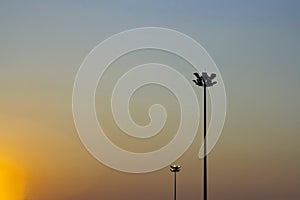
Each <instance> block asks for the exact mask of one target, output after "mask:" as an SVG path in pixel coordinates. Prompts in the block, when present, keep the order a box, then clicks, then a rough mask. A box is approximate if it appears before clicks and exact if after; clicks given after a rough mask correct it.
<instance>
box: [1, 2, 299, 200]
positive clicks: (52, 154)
mask: <svg viewBox="0 0 300 200" xmlns="http://www.w3.org/2000/svg"><path fill="white" fill-rule="evenodd" d="M299 8H300V3H299V2H298V1H296V0H293V1H292V0H289V1H283V0H282V1H277V0H276V1H275V0H274V1H271V0H270V1H237V0H236V1H226V2H225V1H178V0H176V1H175V0H174V1H171V0H170V1H156V0H155V1H138V0H129V1H79V0H76V1H26V2H24V1H1V2H0V27H1V30H0V52H1V53H0V91H1V98H0V161H1V162H0V163H6V164H5V166H13V167H10V168H11V169H10V170H12V169H14V170H15V171H17V172H18V173H15V174H21V175H18V180H19V179H20V180H19V182H22V183H23V182H25V187H24V195H23V197H22V198H23V199H28V200H29V199H30V200H53V199H56V200H83V199H84V200H96V199H109V200H117V199H118V200H119V199H131V200H138V199H144V200H150V199H161V200H162V199H172V180H173V179H172V178H173V177H172V175H171V174H170V172H169V170H168V167H166V168H164V169H161V170H159V171H156V172H152V173H147V174H139V175H137V174H126V173H121V172H118V171H116V170H113V169H110V168H108V167H106V166H104V165H103V164H101V163H100V162H98V161H97V160H95V159H94V158H93V157H92V156H91V155H90V154H89V153H88V152H87V151H86V149H85V148H84V146H83V145H82V144H81V142H80V140H79V137H78V135H77V132H76V129H75V126H74V122H73V117H72V89H73V83H74V80H75V76H76V73H77V70H78V69H79V66H80V64H81V63H82V61H83V59H84V58H85V56H86V55H87V54H88V53H89V52H90V51H91V50H92V49H93V48H94V47H95V46H96V45H97V44H98V43H99V42H101V41H103V40H104V39H106V38H107V37H109V36H111V35H113V34H116V33H118V32H121V31H124V30H127V29H130V28H136V27H145V26H159V27H166V28H171V29H175V30H177V31H180V32H183V33H185V34H187V35H189V36H191V37H193V38H194V39H195V40H197V41H198V42H199V43H200V44H202V45H203V46H204V48H206V50H207V51H208V52H209V54H210V55H211V56H212V58H213V59H214V61H215V62H216V64H217V66H218V67H219V70H220V72H221V74H222V77H223V81H224V83H225V87H226V92H227V101H228V105H227V109H228V111H227V118H226V123H225V126H224V129H223V133H222V135H221V137H220V140H219V141H218V143H217V145H216V146H215V148H214V150H213V151H212V152H211V154H210V157H209V159H208V160H209V172H208V173H209V175H208V176H209V199H222V200H227V199H228V200H240V199H243V200H250V199H251V200H252V199H257V200H268V199H272V200H282V199H285V200H289V199H290V200H294V199H300V191H299V187H300V171H299V169H300V160H299V155H300V150H299V146H300V134H299V130H300V116H299V113H300V104H299V102H300V91H299V88H300V79H299V76H300V55H299V52H300V38H299V35H300V13H299ZM147 53H149V54H147ZM156 53H157V52H156ZM137 54H138V53H137ZM153 54H155V52H144V57H143V55H139V56H138V57H139V59H140V60H143V59H144V60H147V55H148V56H149V55H153ZM162 55H163V54H160V56H162ZM168 56H170V55H166V57H167V58H165V62H169V63H172V62H173V64H174V65H176V63H177V62H175V61H174V60H172V59H168V58H170V57H168ZM141 57H142V58H143V59H141ZM156 58H157V59H160V57H159V55H157V57H156ZM178 62H180V61H178ZM127 63H130V62H127ZM116 67H118V66H116ZM115 69H117V68H115ZM116 71H118V70H116ZM144 89H145V90H146V89H148V90H151V94H152V92H157V93H158V94H157V95H156V96H155V98H153V99H152V98H149V97H148V96H147V94H149V93H148V92H147V93H146V92H145V91H144V90H141V91H139V92H138V93H137V94H136V97H135V98H134V100H133V103H136V105H135V106H134V105H133V108H132V114H133V117H134V118H135V119H136V120H137V122H139V123H141V124H143V123H147V116H146V115H145V109H146V108H147V105H149V104H151V103H153V102H156V101H158V102H159V98H160V97H161V103H163V104H165V105H166V107H167V109H168V111H169V112H173V113H175V114H174V115H171V116H172V117H171V119H168V120H170V121H168V124H167V125H168V127H167V128H166V132H168V133H169V134H170V135H167V137H161V138H154V139H153V141H152V143H151V141H149V142H147V144H146V145H145V144H144V143H143V144H141V143H139V141H134V142H132V144H135V145H134V146H133V147H136V149H135V150H137V151H145V150H148V149H149V150H153V149H155V148H158V147H159V146H161V145H163V144H164V143H165V142H167V139H169V138H170V137H172V130H174V129H176V128H177V126H178V125H177V123H176V122H177V121H178V108H174V107H176V105H177V103H176V101H174V99H173V98H172V95H170V93H168V91H163V90H161V88H155V87H153V88H151V87H150V88H144ZM100 90H101V85H100V86H99V91H98V92H97V97H96V98H98V99H99V103H98V104H97V105H96V106H97V111H98V117H99V118H100V119H101V116H102V114H101V111H103V109H104V110H105V109H107V107H105V103H103V102H102V103H101V101H102V98H103V97H105V96H102V95H103V93H102V92H101V91H100ZM101 106H102V107H101ZM168 106H169V107H168ZM176 113H177V115H176ZM176 116H177V117H176ZM102 117H103V116H102ZM107 120H108V121H107V122H106V123H107V124H106V126H107V127H108V128H109V129H111V130H115V126H114V125H113V124H112V121H111V120H110V119H109V118H108V119H107ZM114 133H117V130H115V132H114ZM111 138H112V140H113V141H114V142H116V143H117V144H119V145H120V146H122V147H124V148H126V145H127V144H128V142H127V140H128V138H125V137H123V136H120V137H115V136H113V135H112V136H111ZM120 138H121V139H120ZM118 140H119V141H118ZM200 142H201V136H200V130H199V134H198V136H197V138H196V140H195V142H194V143H193V144H192V146H191V147H190V149H189V150H188V151H187V152H186V153H185V154H184V155H183V156H182V157H181V158H180V159H179V160H178V162H177V163H180V164H182V165H183V171H182V172H180V174H179V176H178V199H190V200H196V199H200V197H201V195H202V183H201V180H202V173H201V172H202V171H201V170H202V160H199V159H198V157H197V153H198V150H199V147H200ZM130 144H131V143H130ZM131 147H132V146H131ZM143 147H145V148H144V149H143ZM127 148H130V147H127ZM1 166H2V165H0V167H1ZM6 168H7V167H1V169H0V170H5V169H6ZM0 175H1V173H0ZM12 177H13V178H16V175H14V176H12ZM0 178H1V177H0ZM16 179H17V178H16ZM21 179H22V180H21ZM23 179H24V180H23ZM3 180H4V179H3ZM2 182H3V181H2ZM2 182H1V181H0V183H1V184H2V185H3V183H2ZM1 184H0V186H1ZM1 189H2V188H0V193H1ZM16 190H17V191H16V192H19V191H20V190H21V191H22V189H20V188H19V185H18V188H17V189H16ZM0 196H1V195H0ZM1 200H2V199H1ZM5 200H9V199H5Z"/></svg>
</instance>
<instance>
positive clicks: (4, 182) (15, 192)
mask: <svg viewBox="0 0 300 200" xmlns="http://www.w3.org/2000/svg"><path fill="white" fill-rule="evenodd" d="M24 189H25V180H24V176H23V173H22V172H21V170H19V169H17V168H16V167H14V166H13V165H11V164H8V163H6V162H3V161H1V160H0V200H23V199H24Z"/></svg>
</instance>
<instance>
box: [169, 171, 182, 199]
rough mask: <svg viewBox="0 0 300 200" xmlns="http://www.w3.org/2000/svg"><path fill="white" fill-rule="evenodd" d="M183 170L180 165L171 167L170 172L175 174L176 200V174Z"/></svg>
mask: <svg viewBox="0 0 300 200" xmlns="http://www.w3.org/2000/svg"><path fill="white" fill-rule="evenodd" d="M180 169H181V166H180V165H171V166H170V171H171V172H173V173H174V200H176V173H177V172H179V171H180Z"/></svg>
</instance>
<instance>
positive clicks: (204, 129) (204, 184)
mask: <svg viewBox="0 0 300 200" xmlns="http://www.w3.org/2000/svg"><path fill="white" fill-rule="evenodd" d="M203 89H204V95H203V98H204V108H203V111H204V124H203V132H204V133H203V140H204V168H203V170H204V171H203V200H207V156H206V84H205V81H204V84H203Z"/></svg>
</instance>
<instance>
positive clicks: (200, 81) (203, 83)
mask: <svg viewBox="0 0 300 200" xmlns="http://www.w3.org/2000/svg"><path fill="white" fill-rule="evenodd" d="M194 75H195V76H196V79H195V80H193V82H194V83H195V84H196V85H197V86H199V87H203V93H204V94H203V100H204V103H203V104H204V105H203V115H204V117H203V120H204V122H203V141H204V163H203V165H204V167H203V200H207V155H206V151H207V146H206V142H207V141H206V88H207V87H212V86H213V85H215V84H217V81H214V82H213V81H212V80H213V79H214V78H216V74H214V73H212V74H211V75H210V76H209V75H208V74H207V73H206V72H202V76H200V75H199V74H198V73H197V72H196V73H194Z"/></svg>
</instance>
